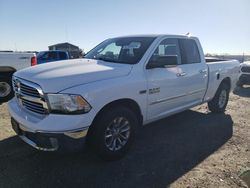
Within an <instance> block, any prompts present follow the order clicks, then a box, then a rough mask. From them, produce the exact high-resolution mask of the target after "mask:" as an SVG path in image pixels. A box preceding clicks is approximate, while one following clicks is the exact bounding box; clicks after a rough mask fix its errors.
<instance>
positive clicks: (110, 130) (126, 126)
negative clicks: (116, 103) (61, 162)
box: [89, 107, 138, 160]
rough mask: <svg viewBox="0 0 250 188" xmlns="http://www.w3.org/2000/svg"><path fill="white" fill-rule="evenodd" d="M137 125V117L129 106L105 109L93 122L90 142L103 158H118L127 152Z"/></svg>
mask: <svg viewBox="0 0 250 188" xmlns="http://www.w3.org/2000/svg"><path fill="white" fill-rule="evenodd" d="M137 126H138V119H137V117H136V116H135V114H134V113H133V111H131V110H130V109H129V108H126V107H115V108H113V109H109V110H106V111H105V112H103V113H102V114H101V115H100V116H99V117H98V119H97V121H96V122H95V123H94V124H93V127H92V129H91V133H90V135H89V136H90V138H89V139H90V144H91V146H92V147H93V148H94V150H95V152H96V153H97V154H98V155H99V156H101V157H102V158H103V159H105V160H116V159H119V158H121V157H123V156H124V155H125V154H126V153H127V151H128V149H129V147H130V145H131V143H132V141H133V139H134V136H135V131H136V128H137Z"/></svg>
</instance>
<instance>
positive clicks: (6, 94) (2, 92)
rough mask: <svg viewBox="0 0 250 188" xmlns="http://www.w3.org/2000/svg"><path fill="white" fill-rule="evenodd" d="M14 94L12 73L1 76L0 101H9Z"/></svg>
mask: <svg viewBox="0 0 250 188" xmlns="http://www.w3.org/2000/svg"><path fill="white" fill-rule="evenodd" d="M13 96H14V92H13V89H12V81H11V75H10V74H8V75H6V76H4V77H2V78H0V103H3V102H7V101H8V100H10V99H11V98H12V97H13Z"/></svg>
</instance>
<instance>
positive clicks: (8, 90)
mask: <svg viewBox="0 0 250 188" xmlns="http://www.w3.org/2000/svg"><path fill="white" fill-rule="evenodd" d="M35 57H36V55H35V54H34V53H23V52H0V104H1V103H2V102H6V101H8V100H9V99H11V98H12V97H13V95H14V93H13V90H12V87H11V85H12V84H11V78H12V75H13V73H14V72H16V71H18V70H21V69H24V68H26V67H30V66H32V65H35V64H36V58H35Z"/></svg>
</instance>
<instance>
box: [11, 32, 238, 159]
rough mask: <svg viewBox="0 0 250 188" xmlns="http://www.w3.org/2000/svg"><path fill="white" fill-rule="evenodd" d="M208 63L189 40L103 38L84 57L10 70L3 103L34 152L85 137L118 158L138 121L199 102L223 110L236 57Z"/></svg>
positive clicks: (106, 154)
mask: <svg viewBox="0 0 250 188" xmlns="http://www.w3.org/2000/svg"><path fill="white" fill-rule="evenodd" d="M208 61H209V62H206V60H205V58H204V54H203V50H202V47H201V45H200V42H199V40H198V39H197V38H196V37H188V36H180V35H139V36H128V37H119V38H112V39H108V40H105V41H104V42H102V43H101V44H99V45H98V46H96V47H95V48H94V49H92V50H91V51H90V52H89V53H87V54H86V55H85V58H84V59H74V60H68V61H67V62H66V61H61V62H56V63H49V64H44V65H40V66H35V67H31V68H28V69H25V70H21V71H18V72H16V73H15V74H14V77H13V83H14V89H15V93H16V97H15V98H14V99H12V100H11V101H10V102H9V103H8V106H9V112H10V114H11V117H12V127H13V129H14V130H15V131H16V133H17V134H18V135H19V136H20V138H21V139H22V140H24V141H25V142H26V143H28V144H30V145H31V146H33V147H35V148H37V149H40V150H45V151H54V150H57V149H59V148H61V147H63V146H64V143H65V142H67V143H72V145H70V146H72V147H74V146H75V145H74V144H73V143H74V141H75V143H78V142H77V141H79V142H80V143H83V142H84V140H87V143H88V144H90V146H91V148H93V149H94V151H95V152H96V153H97V154H99V155H100V156H101V157H103V158H105V159H109V160H114V159H117V158H120V157H122V156H123V155H124V154H125V153H126V152H127V150H128V148H129V146H130V145H131V143H132V141H133V139H134V138H135V136H136V134H135V133H136V131H139V130H140V129H139V127H140V126H141V125H145V124H148V123H150V122H153V121H156V120H159V119H161V118H164V117H167V116H169V115H172V114H175V113H178V112H181V111H184V110H187V109H189V108H192V107H194V106H196V105H200V104H202V103H205V102H208V107H209V109H210V110H211V111H212V112H224V110H225V108H226V106H227V102H228V97H229V92H230V90H232V89H234V87H235V85H236V82H237V80H238V77H239V71H240V66H239V62H238V61H235V60H231V61H220V60H213V61H212V62H211V60H208ZM67 145H69V144H67Z"/></svg>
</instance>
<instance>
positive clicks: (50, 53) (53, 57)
mask: <svg viewBox="0 0 250 188" xmlns="http://www.w3.org/2000/svg"><path fill="white" fill-rule="evenodd" d="M48 59H57V53H56V52H49V53H48Z"/></svg>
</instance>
